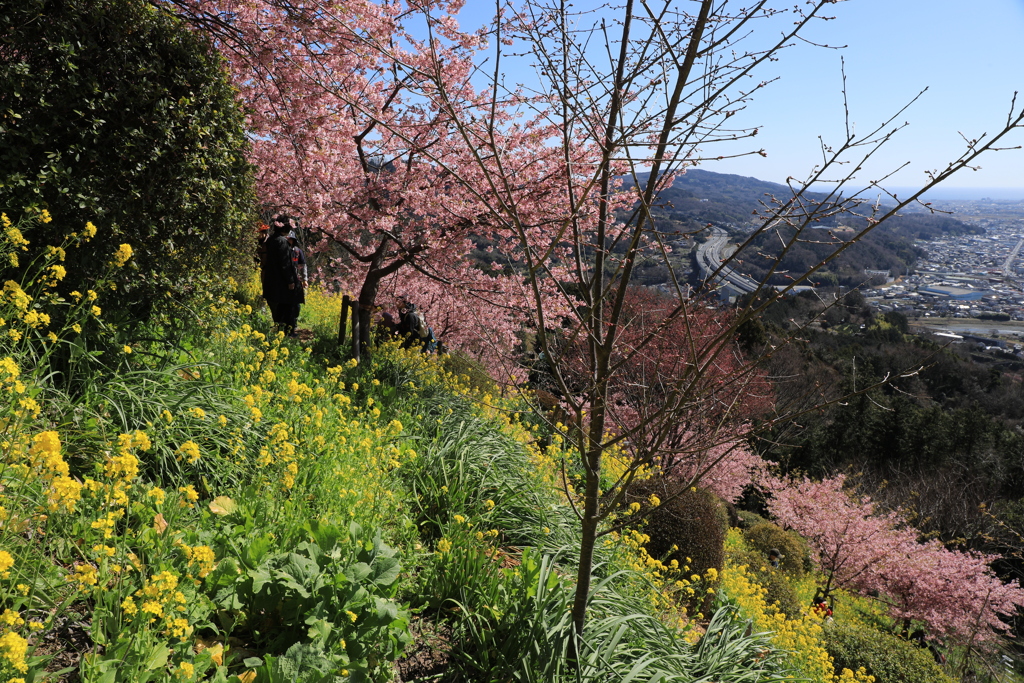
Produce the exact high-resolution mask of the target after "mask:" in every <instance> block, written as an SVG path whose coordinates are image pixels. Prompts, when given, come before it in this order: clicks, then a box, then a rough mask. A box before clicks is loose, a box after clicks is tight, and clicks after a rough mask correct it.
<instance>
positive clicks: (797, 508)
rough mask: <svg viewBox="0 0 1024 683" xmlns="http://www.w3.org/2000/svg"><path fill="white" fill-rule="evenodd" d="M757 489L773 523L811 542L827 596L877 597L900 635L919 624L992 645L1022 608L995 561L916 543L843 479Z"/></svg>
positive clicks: (772, 481) (771, 481)
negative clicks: (844, 592)
mask: <svg viewBox="0 0 1024 683" xmlns="http://www.w3.org/2000/svg"><path fill="white" fill-rule="evenodd" d="M762 484H763V485H764V487H765V489H766V490H767V491H768V492H769V494H770V496H769V498H768V501H767V504H768V509H769V511H770V512H771V514H772V516H774V517H775V518H776V519H777V520H778V521H779V522H780V523H781V524H783V525H784V526H785V527H787V528H790V529H793V530H794V531H796V532H798V533H799V534H800V535H802V536H804V537H805V538H806V539H808V541H809V542H810V545H811V549H812V551H813V553H814V555H815V560H816V562H817V563H818V566H819V567H820V568H821V570H822V571H823V572H824V573H825V575H826V576H827V582H826V586H825V590H826V591H828V590H830V589H831V588H832V587H834V586H840V587H843V588H846V589H848V590H851V591H854V592H858V593H862V594H865V595H866V594H872V595H878V596H880V599H881V600H883V601H884V602H885V603H886V605H887V606H888V609H889V614H890V616H892V618H893V619H894V620H896V623H897V624H899V625H900V626H901V627H902V630H903V631H904V632H908V631H909V627H910V624H911V622H912V621H921V622H924V623H926V624H927V625H928V627H929V628H930V629H931V631H932V632H933V633H935V634H941V635H944V636H947V637H950V638H953V639H956V640H957V641H959V642H967V641H969V640H972V639H973V640H975V641H979V642H988V643H991V642H992V641H993V640H994V638H995V637H996V635H997V634H999V633H1002V632H1005V631H1006V630H1008V626H1007V624H1006V623H1005V622H1004V621H1003V620H1002V619H1001V618H1000V615H1003V616H1007V615H1012V614H1013V613H1014V612H1015V611H1016V609H1017V608H1018V607H1024V589H1021V587H1020V585H1019V584H1018V583H1017V582H1016V581H1010V582H1005V583H1004V582H1003V581H1001V580H1000V579H999V577H997V576H996V575H995V573H994V572H993V571H992V568H991V564H992V562H993V561H994V560H995V559H997V556H995V555H985V554H981V553H976V552H970V551H966V552H964V551H957V550H951V549H949V548H947V547H945V546H944V545H943V544H942V543H941V542H939V541H937V540H930V541H922V540H920V539H919V534H918V532H917V531H916V530H915V529H913V528H912V527H910V526H909V525H908V524H906V522H905V521H904V520H903V518H902V517H901V516H900V514H899V512H884V511H882V510H879V509H878V508H877V506H876V505H875V503H874V502H873V501H872V500H871V499H870V498H869V497H866V496H856V495H855V494H853V493H852V492H850V491H848V490H846V488H844V484H845V478H844V477H843V476H837V477H834V478H831V479H824V480H822V481H811V480H809V479H785V478H778V477H770V476H766V477H764V478H763V479H762Z"/></svg>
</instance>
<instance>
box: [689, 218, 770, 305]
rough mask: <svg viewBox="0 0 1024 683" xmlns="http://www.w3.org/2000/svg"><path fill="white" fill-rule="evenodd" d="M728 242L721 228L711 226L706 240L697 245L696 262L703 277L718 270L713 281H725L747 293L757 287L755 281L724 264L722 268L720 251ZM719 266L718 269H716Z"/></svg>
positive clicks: (727, 236)
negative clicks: (709, 234)
mask: <svg viewBox="0 0 1024 683" xmlns="http://www.w3.org/2000/svg"><path fill="white" fill-rule="evenodd" d="M728 243H729V235H728V233H727V232H726V231H725V230H723V229H722V228H711V236H710V237H708V241H707V242H705V243H704V244H702V245H700V246H699V247H697V264H698V265H699V266H700V271H701V276H702V277H704V278H705V279H706V278H708V277H710V276H711V275H712V273H714V272H715V271H718V275H717V276H716V277H715V282H717V283H722V282H725V283H727V284H729V285H731V286H732V287H733V288H735V289H738V290H740V291H741V292H744V293H746V294H749V293H751V292H753V291H755V290H756V289H757V282H755V281H754V280H752V279H751V278H749V277H747V276H746V275H741V274H740V273H737V272H736V271H734V270H733V269H732V268H730V267H728V266H726V267H725V268H722V252H723V251H725V247H726V246H727V245H728ZM719 268H721V270H720V271H719V270H718V269H719Z"/></svg>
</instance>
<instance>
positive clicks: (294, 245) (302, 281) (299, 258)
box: [288, 230, 309, 337]
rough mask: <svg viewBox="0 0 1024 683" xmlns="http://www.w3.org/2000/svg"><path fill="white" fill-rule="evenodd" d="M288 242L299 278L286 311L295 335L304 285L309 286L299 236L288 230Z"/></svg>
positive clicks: (303, 298)
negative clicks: (290, 303) (293, 295)
mask: <svg viewBox="0 0 1024 683" xmlns="http://www.w3.org/2000/svg"><path fill="white" fill-rule="evenodd" d="M288 244H289V245H290V246H291V249H292V265H293V266H295V275H296V276H297V277H298V278H299V286H298V287H297V288H296V292H297V293H296V295H295V297H294V298H293V300H292V306H291V309H290V310H289V311H288V320H289V323H290V325H291V328H292V331H291V336H292V337H297V336H299V335H298V329H299V311H300V309H301V308H302V304H304V303H306V287H308V286H309V271H308V270H307V268H306V254H305V252H303V251H302V247H300V246H299V238H298V237H297V236H296V234H295V231H294V230H291V231H289V232H288Z"/></svg>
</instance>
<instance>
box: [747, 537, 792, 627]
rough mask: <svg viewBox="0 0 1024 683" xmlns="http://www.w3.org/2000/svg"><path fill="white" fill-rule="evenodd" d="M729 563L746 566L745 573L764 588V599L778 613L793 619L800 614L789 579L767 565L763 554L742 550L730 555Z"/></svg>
mask: <svg viewBox="0 0 1024 683" xmlns="http://www.w3.org/2000/svg"><path fill="white" fill-rule="evenodd" d="M729 561H730V562H731V563H732V564H734V565H737V566H738V565H746V566H747V572H748V573H749V574H750V576H751V577H752V578H753V580H754V581H756V582H757V583H758V584H759V585H760V586H763V587H764V589H765V591H766V593H765V596H764V599H765V602H767V603H768V604H769V605H776V606H777V607H778V609H779V611H780V612H782V613H783V614H785V615H786V616H787V617H790V618H793V619H796V618H798V617H799V616H800V615H801V614H802V612H803V607H804V605H803V603H802V602H801V600H800V596H798V595H797V594H796V590H795V589H794V588H793V584H792V582H791V581H790V578H791V577H790V576H789V575H788V574H786V573H785V572H783V571H781V570H779V569H775V568H773V567H772V566H771V565H769V564H768V560H767V558H766V557H765V555H764V554H762V553H760V552H757V551H752V550H744V551H741V552H734V553H731V554H730V556H729Z"/></svg>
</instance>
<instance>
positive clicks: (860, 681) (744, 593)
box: [722, 529, 875, 683]
mask: <svg viewBox="0 0 1024 683" xmlns="http://www.w3.org/2000/svg"><path fill="white" fill-rule="evenodd" d="M736 535H737V530H735V529H734V530H732V531H730V536H731V537H732V538H731V542H732V543H734V544H735V543H736V542H737V540H736V538H735V536H736ZM722 591H724V592H725V594H726V595H727V596H728V598H729V599H730V600H731V601H733V602H735V603H736V604H737V605H739V607H740V609H741V610H742V612H743V614H744V615H745V616H746V617H747V618H749V619H751V620H752V621H753V622H754V629H755V630H756V631H761V632H769V633H771V634H772V642H773V644H774V645H775V646H776V647H778V648H780V649H782V650H786V651H788V652H789V653H790V661H791V662H792V664H793V665H794V666H795V667H796V668H797V669H798V670H799V671H800V673H801V675H802V676H804V677H806V679H807V680H810V681H814V683H874V680H875V678H874V676H871V675H869V674H867V673H866V672H865V671H864V669H860V670H858V671H850V670H849V669H844V670H843V671H842V672H840V674H839V675H836V674H835V667H834V664H833V661H832V657H831V656H830V655H829V654H828V651H827V650H826V649H825V646H824V643H823V641H822V632H823V630H822V617H821V615H819V614H818V613H817V612H815V611H814V610H808V611H807V612H806V613H804V614H802V615H801V616H799V617H797V618H788V617H787V616H786V615H785V614H784V613H782V612H781V611H780V610H779V609H778V605H777V604H775V605H769V604H768V602H767V600H766V599H765V596H766V595H767V589H766V588H764V587H763V586H761V585H760V584H758V583H757V582H756V581H754V580H753V578H751V575H750V574H749V573H748V572H747V567H746V566H745V565H741V566H736V565H733V564H731V563H728V562H727V563H726V567H725V570H724V571H723V572H722Z"/></svg>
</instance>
